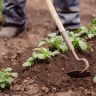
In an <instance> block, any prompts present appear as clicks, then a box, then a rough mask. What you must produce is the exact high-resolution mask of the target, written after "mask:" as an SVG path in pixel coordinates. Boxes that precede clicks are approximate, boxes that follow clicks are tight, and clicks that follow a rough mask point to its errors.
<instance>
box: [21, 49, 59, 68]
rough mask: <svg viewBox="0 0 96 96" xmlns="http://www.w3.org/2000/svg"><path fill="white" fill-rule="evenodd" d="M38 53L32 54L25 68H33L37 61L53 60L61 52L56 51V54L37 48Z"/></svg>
mask: <svg viewBox="0 0 96 96" xmlns="http://www.w3.org/2000/svg"><path fill="white" fill-rule="evenodd" d="M34 50H35V51H36V52H33V53H32V56H31V57H30V58H29V59H28V60H27V61H26V62H25V63H24V64H23V65H22V66H23V67H31V66H32V65H34V64H35V62H36V60H38V59H39V60H46V59H51V58H52V57H53V56H55V55H58V54H59V52H58V51H57V50H56V51H54V52H52V51H49V50H48V49H46V48H43V47H42V48H36V49H34Z"/></svg>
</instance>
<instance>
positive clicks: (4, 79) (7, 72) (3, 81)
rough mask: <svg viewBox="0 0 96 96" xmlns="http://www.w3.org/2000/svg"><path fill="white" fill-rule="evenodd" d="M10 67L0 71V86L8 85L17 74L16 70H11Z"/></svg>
mask: <svg viewBox="0 0 96 96" xmlns="http://www.w3.org/2000/svg"><path fill="white" fill-rule="evenodd" d="M12 71H13V69H12V68H5V69H2V70H1V71H0V87H1V88H6V87H9V86H10V85H11V84H12V82H13V81H14V78H16V77H17V76H18V74H17V73H16V72H12Z"/></svg>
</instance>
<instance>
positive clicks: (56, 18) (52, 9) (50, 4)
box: [46, 0, 89, 75]
mask: <svg viewBox="0 0 96 96" xmlns="http://www.w3.org/2000/svg"><path fill="white" fill-rule="evenodd" d="M46 3H47V5H48V8H49V10H50V13H51V15H52V17H53V19H54V21H55V23H56V25H57V27H58V29H59V30H60V33H61V35H62V36H63V39H64V40H65V42H66V44H67V46H68V48H69V50H70V51H71V52H72V54H73V55H74V57H75V58H76V60H78V61H83V62H84V64H85V68H84V69H83V70H81V71H74V72H70V74H69V75H72V74H73V75H80V74H81V75H83V73H86V71H87V70H88V68H89V62H88V61H87V59H85V58H79V57H78V56H77V54H76V52H75V49H74V46H73V45H72V43H71V40H70V38H69V36H68V34H67V33H68V32H67V31H66V30H65V28H64V27H63V24H62V22H61V21H60V18H59V16H58V14H57V12H56V10H55V7H54V5H53V2H52V0H46Z"/></svg>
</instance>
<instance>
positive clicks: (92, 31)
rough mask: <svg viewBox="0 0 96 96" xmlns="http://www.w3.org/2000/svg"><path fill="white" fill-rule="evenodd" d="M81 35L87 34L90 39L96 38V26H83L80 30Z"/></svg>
mask: <svg viewBox="0 0 96 96" xmlns="http://www.w3.org/2000/svg"><path fill="white" fill-rule="evenodd" d="M79 33H83V34H85V35H86V36H87V37H88V38H93V37H95V36H96V25H94V24H89V25H88V26H83V27H81V28H80V29H79Z"/></svg>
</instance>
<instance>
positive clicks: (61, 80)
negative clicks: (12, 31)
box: [0, 0, 96, 96]
mask: <svg viewBox="0 0 96 96" xmlns="http://www.w3.org/2000/svg"><path fill="white" fill-rule="evenodd" d="M31 2H32V3H31ZM37 6H38V7H37ZM95 8H96V0H82V1H81V23H82V25H84V24H87V23H88V22H89V21H90V20H91V19H92V18H94V17H96V10H94V9H95ZM26 17H27V18H26V22H27V23H26V30H25V32H23V33H21V34H20V35H18V36H17V37H16V38H10V39H0V69H1V68H6V67H8V66H9V67H12V68H13V69H14V70H15V71H16V72H18V73H19V77H18V78H17V79H16V80H15V82H14V84H13V85H12V86H11V87H10V89H6V90H1V91H0V96H96V84H94V83H93V81H92V78H93V77H94V76H95V75H96V52H95V50H96V46H95V45H96V40H95V39H92V40H90V41H88V43H89V44H90V45H91V46H92V48H93V49H94V51H90V50H89V51H88V52H78V51H77V53H78V55H79V56H80V57H86V58H87V59H88V61H89V62H90V69H89V70H88V72H90V75H88V77H86V76H85V77H83V78H82V77H81V78H73V77H70V76H69V75H68V74H67V73H68V72H72V71H76V70H82V69H83V67H84V66H85V65H84V64H83V62H78V61H76V60H75V58H74V57H73V55H72V54H71V53H70V52H68V53H65V54H64V55H63V54H62V55H63V57H62V56H56V57H54V58H53V63H52V62H46V61H44V62H37V63H36V64H35V65H34V66H32V67H31V68H22V66H21V65H22V64H23V63H24V62H25V61H26V60H27V58H28V57H29V56H31V54H32V49H33V48H35V47H36V46H37V44H38V42H39V41H40V40H41V39H42V38H44V37H47V35H48V33H50V32H52V30H53V29H54V28H55V24H54V22H53V20H52V18H51V16H50V13H49V12H48V9H47V7H46V3H45V1H44V0H32V1H31V0H27V4H26Z"/></svg>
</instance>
